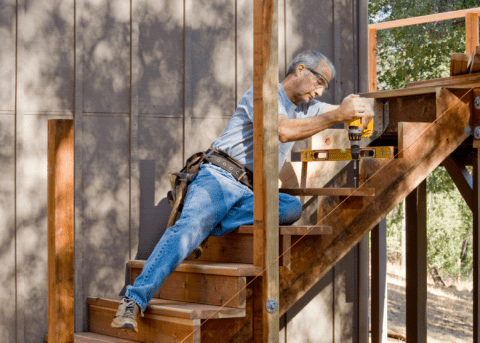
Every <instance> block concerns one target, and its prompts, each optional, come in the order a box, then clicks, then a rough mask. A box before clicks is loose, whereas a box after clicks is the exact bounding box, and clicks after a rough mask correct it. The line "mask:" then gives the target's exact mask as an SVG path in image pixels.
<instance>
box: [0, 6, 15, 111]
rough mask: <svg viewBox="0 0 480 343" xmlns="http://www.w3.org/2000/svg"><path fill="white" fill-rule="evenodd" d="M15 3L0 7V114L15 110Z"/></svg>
mask: <svg viewBox="0 0 480 343" xmlns="http://www.w3.org/2000/svg"><path fill="white" fill-rule="evenodd" d="M16 7H17V6H16V1H14V0H7V1H2V6H1V7H0V27H1V29H0V41H1V42H2V44H1V45H0V113H1V112H2V111H14V110H15V57H16V56H15V55H16V52H15V50H16V42H15V38H16V25H15V24H16V23H15V21H16V11H17V8H16Z"/></svg>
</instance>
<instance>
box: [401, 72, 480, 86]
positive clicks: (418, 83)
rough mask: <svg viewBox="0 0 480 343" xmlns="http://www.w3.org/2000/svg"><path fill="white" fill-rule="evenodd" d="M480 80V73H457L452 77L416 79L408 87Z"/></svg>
mask: <svg viewBox="0 0 480 343" xmlns="http://www.w3.org/2000/svg"><path fill="white" fill-rule="evenodd" d="M479 81H480V73H474V74H465V75H455V76H450V77H440V78H437V79H431V80H424V81H415V82H410V83H407V88H419V87H448V86H454V85H462V84H470V83H478V82H479Z"/></svg>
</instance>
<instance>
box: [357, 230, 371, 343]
mask: <svg viewBox="0 0 480 343" xmlns="http://www.w3.org/2000/svg"><path fill="white" fill-rule="evenodd" d="M368 243H369V242H368V235H366V236H365V237H363V238H362V240H361V241H360V243H358V245H357V247H358V313H357V320H358V343H368V342H369V339H368V337H369V336H370V335H369V333H368V331H369V330H368V329H369V326H370V324H369V315H368V293H369V291H368V284H369V281H370V276H369V266H370V263H369V262H370V261H369V258H368V248H369V244H368Z"/></svg>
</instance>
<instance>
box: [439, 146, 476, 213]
mask: <svg viewBox="0 0 480 343" xmlns="http://www.w3.org/2000/svg"><path fill="white" fill-rule="evenodd" d="M442 165H443V166H444V167H445V169H446V170H447V172H448V175H450V177H451V178H452V180H453V182H454V183H455V185H456V186H457V188H458V191H459V192H460V194H461V195H462V197H463V199H464V200H465V202H466V203H467V205H468V207H470V210H472V212H474V207H473V178H472V175H470V173H469V172H468V170H467V168H465V166H464V165H462V164H461V163H460V162H459V161H457V160H456V159H455V158H454V157H452V155H450V156H448V157H447V158H446V159H445V160H444V161H443V162H442Z"/></svg>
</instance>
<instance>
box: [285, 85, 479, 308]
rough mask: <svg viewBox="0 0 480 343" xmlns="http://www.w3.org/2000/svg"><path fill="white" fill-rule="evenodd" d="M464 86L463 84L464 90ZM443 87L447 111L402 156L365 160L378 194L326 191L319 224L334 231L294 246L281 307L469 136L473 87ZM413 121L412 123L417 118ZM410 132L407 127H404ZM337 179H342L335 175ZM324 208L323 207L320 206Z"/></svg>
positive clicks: (287, 305)
mask: <svg viewBox="0 0 480 343" xmlns="http://www.w3.org/2000/svg"><path fill="white" fill-rule="evenodd" d="M462 91H463V90H462ZM463 92H464V93H466V94H457V93H454V92H452V91H450V90H446V89H444V90H442V91H441V92H439V94H438V96H439V97H441V98H443V99H444V101H442V102H441V101H439V102H438V106H439V107H441V110H443V111H444V112H445V113H444V114H443V115H442V116H441V117H440V118H438V119H437V121H436V122H435V124H432V125H431V126H429V128H428V129H427V130H426V131H425V132H424V133H423V134H422V135H420V136H418V135H417V136H416V140H415V144H413V145H412V146H410V148H409V149H408V150H407V151H404V158H402V159H400V158H397V159H393V160H384V159H369V160H365V178H366V180H368V181H366V182H365V184H364V185H365V186H364V187H373V188H375V197H363V198H358V197H355V198H353V197H352V198H348V199H347V200H340V199H338V198H336V197H325V198H324V199H323V201H322V203H321V210H322V211H323V213H325V214H329V215H328V217H325V218H324V219H323V220H322V221H320V222H319V223H318V225H329V226H332V229H333V232H332V234H331V235H326V236H322V237H315V236H309V237H308V239H302V240H301V241H299V242H297V244H296V245H294V246H293V247H292V256H291V263H292V271H291V272H284V273H283V272H282V273H281V278H280V291H281V295H282V298H281V300H282V301H281V303H280V305H281V313H284V312H285V311H287V310H288V309H289V308H290V307H291V306H292V305H293V304H294V303H295V302H296V301H298V300H299V299H300V298H301V297H302V296H303V295H304V294H305V293H306V292H307V291H308V290H309V289H310V288H311V287H313V285H315V283H316V282H318V281H319V280H320V278H321V277H322V276H323V275H325V274H326V273H327V272H328V271H329V270H330V269H331V268H332V267H333V266H334V265H335V263H337V262H338V261H339V260H340V259H341V258H342V257H343V256H345V254H346V253H347V252H348V251H349V250H350V249H352V248H353V247H354V246H355V245H356V244H357V243H358V242H359V241H360V240H361V239H362V238H363V237H364V236H365V235H366V234H367V233H368V232H369V231H370V230H371V229H373V227H374V225H376V224H377V223H378V222H379V221H380V220H381V219H382V218H384V217H385V216H386V215H387V214H388V213H389V212H390V211H391V210H392V209H393V208H394V207H395V206H396V205H398V204H399V203H400V202H401V201H402V200H403V199H404V198H405V197H406V196H407V195H408V194H409V193H410V192H411V191H412V190H413V189H414V188H416V187H417V186H418V185H419V184H420V182H421V181H422V180H424V179H425V178H426V177H427V176H428V175H429V174H430V173H431V172H432V170H433V169H434V168H436V167H437V166H438V165H439V164H440V163H442V161H443V160H445V158H446V157H447V156H448V155H450V154H451V153H452V152H453V151H454V150H455V149H456V148H457V147H459V146H460V145H461V144H462V143H463V141H464V140H465V139H466V138H467V135H466V134H465V131H464V130H465V128H466V127H467V126H468V125H469V123H470V116H471V111H470V109H471V101H472V99H471V92H467V91H463ZM406 124H410V126H411V127H412V128H415V127H416V126H418V123H406ZM404 132H405V133H408V131H407V130H405V131H404ZM337 181H339V180H337ZM319 210H320V208H319Z"/></svg>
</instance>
